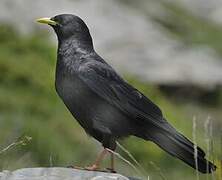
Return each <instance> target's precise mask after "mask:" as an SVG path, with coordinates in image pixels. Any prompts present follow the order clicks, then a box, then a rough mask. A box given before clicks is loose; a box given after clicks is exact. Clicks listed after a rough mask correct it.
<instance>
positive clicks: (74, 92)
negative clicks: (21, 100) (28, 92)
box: [37, 14, 216, 173]
mask: <svg viewBox="0 0 222 180" xmlns="http://www.w3.org/2000/svg"><path fill="white" fill-rule="evenodd" d="M37 21H38V22H40V23H45V24H49V25H50V26H51V27H52V28H53V29H54V30H55V33H56V34H57V37H58V52H57V65H56V78H55V79H56V80H55V86H56V91H57V93H58V95H59V96H60V98H61V99H62V100H63V102H64V104H65V105H66V107H67V108H68V109H69V111H70V112H71V113H72V115H73V116H74V117H75V119H76V120H77V121H78V122H79V124H80V125H81V126H82V127H83V128H84V130H85V131H86V133H87V134H89V135H91V136H92V137H94V138H95V139H97V140H98V141H99V142H101V144H102V145H103V147H104V151H103V152H102V153H101V154H100V156H99V157H98V158H97V161H96V162H95V164H94V165H93V166H91V167H90V168H89V169H91V170H95V169H97V168H98V167H99V162H100V161H101V159H102V158H103V156H104V155H105V154H106V152H107V150H108V151H109V150H112V151H114V150H115V148H116V140H117V139H119V138H122V137H127V136H130V135H134V136H137V137H140V138H143V139H145V140H148V141H152V142H154V143H156V144H157V145H158V146H159V147H161V148H162V149H164V150H165V151H166V152H168V153H169V154H171V155H172V156H174V157H177V158H179V159H181V160H182V161H184V162H185V163H187V164H188V165H190V166H191V167H193V168H195V169H198V170H199V171H200V172H202V173H211V172H213V171H215V170H216V166H215V165H214V164H213V163H211V162H209V161H207V160H206V159H205V153H204V151H203V150H202V149H201V148H199V147H197V149H196V152H197V158H196V161H195V158H194V156H195V155H194V154H195V153H194V152H195V148H194V144H193V143H192V142H191V141H190V140H188V139H187V138H186V137H184V136H183V135H182V134H180V133H179V132H178V131H176V129H174V128H173V127H172V126H171V125H170V124H169V123H168V122H167V121H166V119H165V118H164V116H163V114H162V112H161V110H160V109H159V107H158V106H157V105H155V104H154V103H153V102H152V101H151V100H149V99H148V98H147V97H146V96H144V95H143V93H141V92H140V91H138V90H137V89H136V88H134V87H133V86H131V85H130V84H128V83H127V82H126V81H124V79H123V78H121V77H120V76H119V75H118V74H117V73H116V71H115V70H114V69H113V68H112V67H111V66H110V65H109V64H107V63H106V62H105V61H104V59H103V58H101V57H100V56H99V55H98V54H97V53H96V52H95V50H94V47H93V41H92V37H91V35H90V33H89V29H88V28H87V26H86V24H85V23H84V22H83V20H82V19H81V18H79V17H78V16H75V15H72V14H61V15H57V16H55V17H52V18H41V19H38V20H37ZM196 164H197V166H196ZM111 168H113V163H112V167H111Z"/></svg>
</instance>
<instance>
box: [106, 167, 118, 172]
mask: <svg viewBox="0 0 222 180" xmlns="http://www.w3.org/2000/svg"><path fill="white" fill-rule="evenodd" d="M106 170H107V171H108V172H111V173H117V172H116V171H115V170H114V169H113V168H106Z"/></svg>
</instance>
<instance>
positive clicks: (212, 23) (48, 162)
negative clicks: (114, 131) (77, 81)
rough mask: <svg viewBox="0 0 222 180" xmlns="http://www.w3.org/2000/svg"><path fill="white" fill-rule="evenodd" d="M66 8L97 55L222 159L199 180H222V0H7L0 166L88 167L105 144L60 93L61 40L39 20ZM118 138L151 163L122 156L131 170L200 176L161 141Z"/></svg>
mask: <svg viewBox="0 0 222 180" xmlns="http://www.w3.org/2000/svg"><path fill="white" fill-rule="evenodd" d="M61 13H72V14H76V15H78V16H80V17H81V18H82V19H83V20H84V21H85V22H86V24H87V25H88V27H89V29H90V31H91V35H92V37H93V39H94V45H95V49H96V51H97V52H98V53H99V54H100V55H101V56H102V57H103V58H104V59H105V60H106V61H107V62H108V63H109V64H111V65H112V66H113V67H114V68H115V69H117V71H118V72H119V73H120V74H121V75H122V76H123V77H124V78H125V79H126V80H127V81H128V82H129V83H131V84H132V85H134V86H135V87H136V88H137V89H139V90H141V91H142V92H143V93H144V94H146V95H147V96H148V97H149V98H150V99H151V100H152V101H154V102H155V103H156V104H158V105H159V106H160V107H161V109H162V110H163V113H164V114H165V116H166V118H167V119H168V121H169V122H170V123H171V124H173V125H174V126H175V127H176V128H177V129H178V130H179V131H180V132H182V133H183V134H185V135H186V136H187V137H189V138H190V139H193V140H194V141H195V142H196V143H197V144H198V145H199V146H200V147H202V148H203V149H204V150H205V152H206V154H207V157H208V158H209V159H210V160H212V161H213V162H215V163H216V164H217V166H218V170H217V172H216V173H215V174H213V175H201V174H200V175H199V176H200V177H199V178H200V179H201V180H204V179H222V178H221V177H222V171H221V163H222V162H221V160H222V150H221V149H222V120H221V118H222V88H221V87H222V86H221V85H222V18H221V16H222V1H220V0H211V1H208V0H195V1H192V0H140V1H134V0H109V1H104V0H81V1H80V0H63V1H61V0H48V1H43V0H38V1H34V0H1V1H0V170H3V169H8V170H13V169H17V168H25V167H39V166H43V167H50V166H62V167H65V166H68V165H78V166H86V165H89V164H90V163H91V162H93V160H94V159H95V157H96V155H97V153H98V152H99V151H101V150H102V148H101V146H100V144H99V143H98V142H96V141H95V140H93V139H92V138H90V137H88V136H87V135H86V134H85V132H84V131H83V129H82V128H81V127H80V126H79V125H78V124H77V122H76V121H74V119H73V117H72V115H71V114H70V113H69V112H68V110H67V109H66V107H65V106H64V105H63V103H62V101H61V100H60V99H59V98H58V96H57V94H56V92H55V88H54V74H55V63H56V48H57V40H56V36H55V34H54V32H53V31H52V29H51V28H50V27H48V26H43V25H39V24H37V23H36V22H35V19H37V18H40V17H52V16H54V15H57V14H61ZM26 136H28V137H31V138H32V139H31V140H30V139H29V138H26ZM29 140H30V141H29ZM120 144H122V145H123V146H124V147H126V148H127V150H128V151H129V152H130V153H131V154H132V155H133V156H134V157H135V158H136V159H137V160H138V162H139V163H140V164H141V166H142V167H143V168H144V169H145V170H141V168H140V167H138V169H140V171H142V172H138V171H135V170H134V169H133V168H132V167H130V166H129V165H128V164H126V163H124V162H123V161H122V160H119V159H118V160H117V171H118V172H120V173H122V174H124V175H131V176H137V177H142V176H143V177H145V176H147V175H149V177H150V179H155V180H159V179H160V180H161V179H180V180H183V179H186V180H192V179H196V178H197V175H196V172H195V171H194V170H193V169H191V168H190V167H188V166H187V165H185V164H184V163H183V162H181V161H179V160H176V159H174V158H173V157H171V156H170V155H168V154H166V153H165V152H164V151H162V150H161V149H160V148H158V147H157V146H156V145H154V144H153V143H150V142H145V141H143V140H141V139H138V138H135V137H130V138H129V139H126V140H121V141H120ZM117 152H118V153H120V154H121V155H122V156H123V157H124V158H126V159H128V160H130V159H129V157H128V156H127V154H126V153H125V152H123V151H122V150H121V149H119V148H118V149H117ZM108 160H109V158H108V159H107V160H106V161H105V162H104V164H103V166H104V167H105V166H107V165H108ZM130 161H131V160H130Z"/></svg>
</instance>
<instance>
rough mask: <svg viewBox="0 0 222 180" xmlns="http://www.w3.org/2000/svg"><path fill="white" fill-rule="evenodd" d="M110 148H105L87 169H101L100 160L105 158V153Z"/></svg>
mask: <svg viewBox="0 0 222 180" xmlns="http://www.w3.org/2000/svg"><path fill="white" fill-rule="evenodd" d="M107 152H108V150H107V149H106V148H105V149H104V150H103V151H102V152H101V153H100V154H99V155H98V157H97V158H96V161H95V163H94V164H93V165H92V166H88V167H86V168H85V169H87V170H91V171H95V170H98V169H99V165H100V162H101V161H102V160H103V158H104V157H105V155H106V154H107Z"/></svg>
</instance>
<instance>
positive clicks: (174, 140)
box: [140, 121, 216, 173]
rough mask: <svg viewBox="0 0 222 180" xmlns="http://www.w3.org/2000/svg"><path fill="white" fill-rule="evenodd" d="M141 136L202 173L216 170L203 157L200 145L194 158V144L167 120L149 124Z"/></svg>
mask: <svg viewBox="0 0 222 180" xmlns="http://www.w3.org/2000/svg"><path fill="white" fill-rule="evenodd" d="M140 137H141V134H140ZM142 138H144V139H147V140H151V141H153V142H154V143H156V144H157V145H158V146H160V147H161V148H162V149H163V150H165V151H166V152H168V153H169V154H171V155H172V156H174V157H177V158H179V159H181V160H182V161H184V162H185V163H187V164H188V165H190V166H191V167H193V168H194V169H198V171H200V172H202V173H211V172H213V171H215V170H216V166H215V165H214V164H213V163H211V162H209V161H207V160H206V159H205V153H204V151H203V150H202V149H201V148H200V147H197V153H196V160H195V148H194V144H193V143H192V142H191V141H190V140H188V139H187V138H186V137H185V136H183V135H182V134H180V133H179V132H177V131H176V130H175V129H174V128H173V127H172V126H171V125H170V124H168V123H167V121H166V122H165V123H164V125H163V126H162V127H161V126H159V127H156V126H153V127H152V126H150V125H149V126H148V128H146V129H145V130H144V131H143V135H142Z"/></svg>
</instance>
